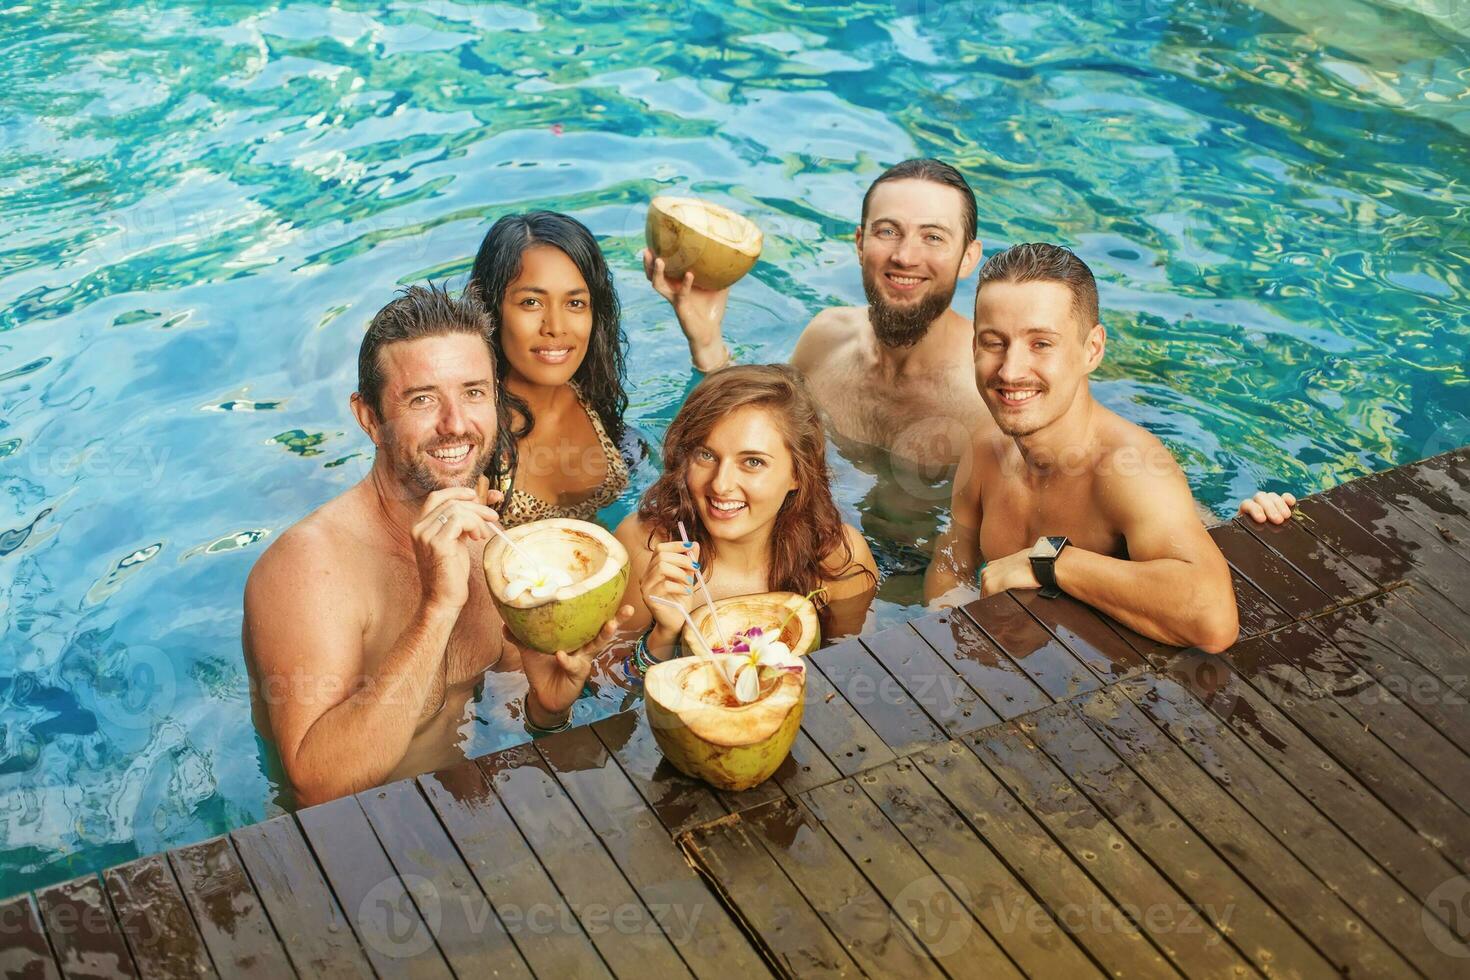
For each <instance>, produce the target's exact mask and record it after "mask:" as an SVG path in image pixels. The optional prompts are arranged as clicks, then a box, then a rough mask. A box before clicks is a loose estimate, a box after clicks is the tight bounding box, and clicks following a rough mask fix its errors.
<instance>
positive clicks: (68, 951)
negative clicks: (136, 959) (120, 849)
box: [36, 875, 138, 980]
mask: <svg viewBox="0 0 1470 980" xmlns="http://www.w3.org/2000/svg"><path fill="white" fill-rule="evenodd" d="M36 904H37V906H38V907H39V910H40V913H41V920H42V921H43V922H44V923H45V925H46V935H47V936H48V937H50V939H51V946H52V948H53V949H54V950H55V951H56V962H57V963H58V964H59V965H60V967H61V973H62V975H63V976H65V977H68V978H77V980H81V978H93V977H96V978H114V977H136V976H137V975H138V972H137V969H136V967H135V966H134V964H133V957H132V954H130V953H129V952H128V945H127V941H126V940H125V939H124V938H123V934H122V929H121V928H119V927H118V924H117V920H116V919H115V918H113V915H112V909H111V908H110V907H109V906H108V904H107V896H105V895H104V894H103V893H102V883H101V882H100V881H99V880H98V879H97V876H96V875H86V876H85V877H82V878H73V879H72V880H71V881H64V882H62V883H61V884H59V885H52V886H51V887H49V888H43V889H41V890H40V891H38V892H36Z"/></svg>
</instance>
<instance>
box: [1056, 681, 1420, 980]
mask: <svg viewBox="0 0 1470 980" xmlns="http://www.w3.org/2000/svg"><path fill="white" fill-rule="evenodd" d="M1152 684H1153V680H1152V678H1140V679H1130V680H1126V681H1122V682H1120V683H1118V684H1116V685H1114V686H1112V687H1110V688H1105V689H1104V690H1102V691H1098V692H1096V693H1094V694H1090V695H1087V696H1085V697H1083V698H1080V699H1078V700H1077V701H1075V702H1073V704H1075V705H1076V706H1077V708H1078V711H1079V713H1080V714H1081V716H1082V718H1083V720H1084V721H1086V722H1087V724H1088V725H1089V727H1091V728H1092V729H1093V731H1094V732H1096V733H1097V734H1098V735H1099V736H1100V737H1101V738H1102V740H1103V741H1104V742H1105V743H1107V745H1108V746H1109V747H1110V748H1111V749H1113V751H1114V752H1115V753H1117V754H1118V755H1119V757H1121V758H1123V759H1124V760H1125V761H1126V762H1127V763H1128V764H1129V766H1130V767H1131V768H1132V769H1133V771H1134V772H1135V773H1137V774H1138V776H1139V777H1140V778H1141V779H1143V780H1144V781H1145V782H1147V783H1148V784H1149V786H1150V787H1151V788H1152V789H1153V790H1154V791H1155V792H1156V793H1158V794H1159V795H1160V796H1161V797H1163V799H1164V800H1165V801H1166V802H1167V803H1168V804H1169V805H1170V806H1171V807H1172V808H1173V809H1174V810H1175V811H1176V812H1178V813H1179V815H1180V816H1182V817H1183V818H1184V819H1185V820H1187V821H1189V823H1190V824H1191V825H1192V826H1193V827H1194V830H1195V832H1196V833H1198V834H1200V835H1202V836H1203V837H1204V838H1205V839H1206V840H1208V841H1210V843H1211V844H1212V846H1213V847H1214V848H1215V850H1216V851H1217V852H1218V853H1219V854H1220V855H1221V856H1222V857H1224V858H1225V859H1226V860H1227V861H1229V862H1230V864H1231V865H1233V866H1234V867H1235V870H1236V871H1237V872H1238V873H1239V874H1240V875H1241V876H1242V877H1243V878H1245V879H1246V880H1247V881H1249V882H1250V883H1251V884H1252V885H1254V886H1255V888H1256V890H1257V891H1258V892H1259V893H1260V894H1261V895H1262V896H1263V897H1265V898H1266V900H1267V901H1269V902H1270V903H1271V904H1272V905H1273V906H1275V907H1276V909H1277V910H1278V911H1280V912H1282V914H1284V915H1288V916H1290V919H1291V922H1292V924H1293V925H1294V926H1295V927H1296V928H1297V929H1298V930H1300V931H1301V932H1302V933H1303V934H1304V935H1305V936H1307V937H1308V938H1309V939H1310V940H1311V941H1312V943H1313V945H1314V946H1315V947H1316V948H1317V951H1318V952H1320V953H1322V954H1323V955H1324V956H1326V957H1327V959H1328V960H1329V961H1330V962H1331V963H1332V964H1333V966H1334V967H1336V968H1337V969H1339V970H1344V971H1351V972H1352V974H1353V975H1355V976H1356V975H1358V974H1359V973H1363V974H1365V975H1367V976H1385V975H1390V974H1392V975H1395V976H1398V975H1404V974H1405V973H1406V972H1407V971H1409V970H1410V967H1409V965H1408V964H1407V963H1405V962H1404V961H1403V959H1402V958H1401V957H1399V955H1398V954H1397V953H1396V952H1394V951H1393V949H1392V948H1390V947H1389V946H1388V944H1387V943H1385V942H1384V941H1383V939H1382V938H1381V937H1379V936H1378V934H1377V933H1376V932H1374V931H1373V930H1372V928H1371V927H1370V925H1369V924H1368V923H1366V922H1364V921H1363V919H1362V918H1361V917H1359V916H1358V915H1357V914H1355V913H1354V912H1353V910H1352V909H1351V908H1350V907H1349V906H1348V905H1347V904H1346V903H1345V902H1344V901H1343V900H1342V899H1340V898H1339V897H1338V896H1337V895H1336V894H1334V893H1333V892H1332V891H1331V890H1330V889H1329V888H1328V887H1327V886H1326V885H1324V884H1323V883H1322V882H1321V881H1320V880H1319V879H1318V878H1317V877H1316V875H1314V874H1313V873H1312V872H1311V871H1310V870H1309V869H1308V868H1307V867H1306V866H1305V865H1303V864H1302V863H1301V861H1300V860H1299V859H1298V858H1297V857H1296V856H1295V855H1294V854H1292V852H1291V851H1290V850H1288V849H1287V848H1286V847H1285V846H1284V845H1282V844H1281V843H1280V842H1279V841H1278V840H1277V839H1276V838H1275V837H1273V836H1272V835H1271V834H1270V833H1269V832H1268V831H1267V830H1266V828H1265V827H1263V826H1262V825H1261V824H1260V823H1259V822H1258V821H1257V820H1256V819H1255V817H1254V816H1253V815H1252V813H1251V811H1250V810H1247V809H1246V808H1245V807H1243V806H1241V805H1240V804H1239V803H1238V802H1237V801H1236V800H1235V799H1234V798H1232V797H1231V796H1230V795H1229V794H1228V793H1226V792H1225V790H1223V789H1222V788H1221V787H1220V786H1219V785H1217V784H1216V783H1215V781H1214V780H1213V779H1212V778H1211V777H1210V776H1208V775H1207V774H1206V773H1204V772H1203V771H1202V770H1201V769H1200V768H1199V766H1198V765H1196V764H1195V762H1194V760H1193V759H1192V758H1191V757H1190V755H1189V754H1187V753H1186V752H1185V751H1184V750H1183V749H1182V748H1180V747H1179V746H1178V745H1176V744H1175V743H1174V742H1173V741H1172V740H1171V739H1170V738H1169V736H1167V735H1165V734H1164V733H1163V732H1162V731H1160V730H1159V728H1158V727H1156V726H1155V724H1154V722H1153V721H1151V720H1150V719H1149V717H1148V716H1147V715H1145V714H1144V712H1143V711H1142V710H1140V708H1139V704H1142V705H1145V706H1146V707H1153V706H1154V705H1155V703H1156V702H1157V699H1156V698H1153V697H1151V696H1150V688H1151V687H1152ZM1134 688H1137V690H1134ZM1125 692H1128V693H1131V694H1134V695H1136V702H1137V703H1135V701H1131V700H1130V699H1129V697H1128V694H1127V693H1125ZM1196 748H1197V749H1198V751H1199V752H1200V753H1201V756H1202V757H1209V754H1210V753H1211V752H1212V751H1213V748H1212V746H1211V745H1210V744H1208V743H1203V744H1200V745H1198V746H1196ZM1254 802H1255V803H1257V804H1261V803H1265V802H1266V801H1254Z"/></svg>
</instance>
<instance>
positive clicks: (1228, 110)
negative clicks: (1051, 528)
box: [0, 0, 1470, 895]
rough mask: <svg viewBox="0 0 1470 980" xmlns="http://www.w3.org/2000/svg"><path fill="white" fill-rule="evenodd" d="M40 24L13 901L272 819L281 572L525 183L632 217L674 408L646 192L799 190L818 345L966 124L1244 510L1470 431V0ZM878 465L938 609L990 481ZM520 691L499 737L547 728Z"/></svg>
mask: <svg viewBox="0 0 1470 980" xmlns="http://www.w3.org/2000/svg"><path fill="white" fill-rule="evenodd" d="M0 27H3V38H4V40H3V41H0V46H3V49H4V51H3V57H0V93H3V94H0V217H3V227H4V229H5V236H4V239H3V240H0V488H3V491H4V493H3V498H0V590H3V591H0V614H3V626H0V895H6V894H10V893H12V892H15V891H19V890H23V889H26V888H33V887H37V886H39V885H42V884H45V883H48V882H51V881H56V880H60V879H63V878H66V877H69V876H72V875H75V874H80V873H83V872H85V871H88V870H91V869H95V868H98V867H101V866H104V865H108V864H112V863H114V862H118V861H122V860H126V859H128V858H130V857H133V856H135V855H136V854H139V853H146V852H151V851H154V850H158V849H161V848H164V847H168V846H172V845H177V844H182V843H185V842H188V841H192V840H197V839H200V838H203V837H205V836H207V835H210V834H213V833H218V832H220V831H222V830H226V829H229V828H231V827H234V826H239V825H241V824H244V823H248V822H252V821H255V820H259V819H260V818H262V817H263V816H265V815H267V814H269V813H270V812H273V810H272V808H273V806H274V804H273V803H272V802H271V800H272V799H273V798H274V795H275V790H274V787H273V786H272V785H271V783H270V781H269V780H268V778H267V776H266V775H265V772H266V770H265V760H264V757H263V755H262V753H261V751H260V750H259V747H258V744H257V741H256V738H255V735H254V731H253V729H252V727H251V723H250V718H249V708H248V705H249V700H248V690H247V686H246V680H245V674H244V671H243V668H242V665H241V660H240V653H239V627H240V596H241V589H242V587H243V583H244V581H245V576H246V574H247V573H248V571H249V568H250V566H251V563H252V562H253V561H254V560H255V558H256V557H257V556H258V555H259V553H260V551H261V549H262V548H263V547H264V546H265V545H266V544H267V543H268V542H269V540H270V538H271V536H272V535H274V534H276V533H278V532H279V531H280V530H281V529H282V528H284V527H285V526H287V525H289V524H290V523H291V522H293V521H295V520H296V519H297V518H299V517H300V516H302V515H303V514H304V513H306V512H307V511H309V510H310V509H311V508H313V507H315V506H316V505H318V504H319V503H321V502H322V501H324V500H325V499H327V498H328V497H330V496H332V495H334V494H336V493H338V492H340V491H341V490H343V489H344V488H346V487H347V486H349V485H350V484H351V483H353V482H354V481H356V480H358V479H360V478H361V477H362V475H363V473H364V472H365V469H366V466H367V464H368V458H367V456H366V455H365V450H366V449H367V448H368V443H367V440H366V439H365V437H363V436H362V435H361V434H360V433H359V431H358V430H357V428H356V426H355V425H354V424H353V422H352V420H351V417H350V415H349V414H348V412H347V396H348V393H349V392H350V391H351V390H352V388H353V386H354V382H355V356H356V350H357V344H358V340H359V337H360V332H361V328H362V325H363V323H364V322H365V320H366V318H367V317H368V316H369V315H371V313H372V312H373V311H375V310H376V309H377V308H378V307H379V306H380V305H382V303H384V302H385V301H386V300H387V299H388V298H389V296H390V295H391V294H392V291H393V290H394V288H395V287H396V286H397V285H398V284H402V283H409V282H416V281H422V280H423V279H425V278H427V277H431V276H432V277H435V278H449V279H451V280H454V281H456V282H459V281H462V279H463V276H464V274H465V273H466V272H467V271H468V268H469V265H470V260H471V258H472V256H473V254H474V251H475V248H476V246H477V245H478V243H479V240H480V238H481V236H482V235H483V233H484V231H485V230H486V228H488V226H489V224H490V222H491V221H492V220H493V219H494V218H495V217H496V216H498V215H500V214H502V213H504V212H506V211H509V210H521V209H526V208H532V207H548V208H555V209H559V210H564V211H568V212H571V213H574V214H576V215H577V216H579V217H580V218H581V219H582V220H583V221H585V222H587V223H588V224H589V225H590V226H591V227H592V228H593V230H594V231H595V232H596V233H597V234H598V235H599V236H600V237H601V239H602V242H603V245H604V248H605V249H606V251H607V253H608V255H609V258H610V260H611V262H612V264H613V267H614V271H615V274H616V276H617V278H618V284H619V288H620V292H621V295H622V298H623V301H624V304H625V305H624V309H625V315H626V320H625V322H626V326H627V329H628V332H629V334H630V336H631V337H632V338H633V356H632V358H631V359H630V364H631V365H632V380H633V384H634V388H633V391H632V398H633V410H632V411H633V416H634V419H635V421H636V423H637V425H638V427H639V428H640V429H641V431H642V432H643V433H644V434H645V435H646V436H647V437H648V438H650V439H656V438H657V437H658V435H659V434H660V433H661V432H662V428H663V426H664V425H665V424H666V422H667V420H668V418H669V417H671V415H672V413H673V411H674V410H675V408H676V407H677V404H678V401H679V399H680V398H681V397H682V394H683V392H684V391H685V389H686V387H687V385H688V383H689V380H690V376H689V371H688V364H687V354H686V353H685V349H684V345H683V341H682V337H681V336H680V334H679V333H678V330H677V327H676V326H675V325H674V323H673V320H672V317H671V316H670V315H669V313H668V310H667V307H666V306H665V304H664V303H663V301H662V300H660V299H659V298H658V297H657V296H655V295H654V294H653V293H652V291H651V290H649V289H648V287H647V286H646V284H645V283H644V282H643V281H642V278H641V273H640V272H639V271H638V266H637V263H636V258H635V253H636V250H637V248H638V247H640V245H641V242H640V238H641V233H642V223H643V208H644V206H645V204H646V202H647V200H648V199H649V198H650V197H651V196H652V195H654V194H656V193H660V192H668V191H671V190H677V191H686V192H694V193H698V194H701V195H705V196H709V197H712V198H715V199H718V200H722V201H725V202H727V203H730V204H732V205H733V206H734V207H736V208H738V209H739V210H741V211H743V212H745V213H747V214H750V215H751V216H753V217H755V218H756V219H757V220H758V221H759V222H760V224H761V225H762V226H763V227H764V229H765V231H766V242H767V245H766V252H765V255H764V260H763V262H762V263H761V264H760V265H759V266H758V267H757V268H756V270H755V272H754V273H753V275H752V276H751V277H749V278H747V279H746V280H744V281H743V282H741V284H740V285H739V286H738V287H737V289H736V294H735V297H734V298H733V299H732V302H731V312H730V316H729V319H728V321H727V324H728V330H729V335H730V337H731V339H732V340H733V341H734V342H735V344H736V346H737V348H738V351H739V354H740V356H741V357H742V358H743V359H746V360H777V359H783V358H784V357H785V356H786V355H787V354H788V353H789V352H790V350H791V348H792V346H793V344H794V342H795V337H796V334H797V332H798V330H799V328H800V326H801V325H802V324H803V323H804V322H805V321H806V320H807V319H808V318H809V317H810V315H811V314H812V313H814V312H815V311H816V310H818V309H820V308H822V307H823V306H826V305H829V304H832V303H853V302H861V296H862V291H861V286H860V282H859V278H858V272H857V268H856V264H855V262H854V260H853V257H852V241H851V229H852V225H853V224H854V222H855V220H856V214H857V209H858V202H859V198H860V196H861V192H862V190H863V188H864V187H865V185H866V184H867V182H868V181H869V180H871V179H872V177H874V176H875V175H876V174H877V173H878V172H879V171H880V170H881V168H882V167H883V166H885V165H887V164H890V163H893V162H896V161H897V160H899V159H902V158H904V157H908V156H914V155H921V154H922V155H929V154H932V155H937V156H940V157H943V158H945V159H947V160H950V161H952V162H955V163H956V164H957V165H959V166H960V167H961V168H962V169H963V170H964V171H965V173H966V175H967V176H968V177H969V178H970V180H971V181H972V183H973V184H974V186H975V188H976V191H977V193H978V195H979V200H980V227H981V237H982V239H983V240H984V242H985V245H986V248H987V249H988V250H989V249H994V248H995V247H997V246H1002V245H1004V244H1006V243H1010V242H1014V241H1021V240H1035V239H1050V240H1056V241H1061V242H1065V243H1068V244H1071V245H1074V246H1075V247H1076V248H1078V250H1079V251H1080V252H1081V254H1082V255H1083V256H1084V257H1085V258H1086V259H1087V260H1088V261H1089V262H1090V263H1091V264H1092V265H1093V268H1094V269H1095V270H1096V271H1097V273H1098V275H1099V278H1100V280H1101V284H1102V299H1103V304H1104V307H1105V310H1106V312H1105V316H1104V319H1105V321H1106V323H1107V325H1108V327H1109V329H1110V332H1111V335H1112V339H1111V343H1110V347H1109V350H1108V357H1107V361H1106V362H1105V364H1104V366H1103V368H1102V370H1101V371H1100V373H1099V379H1098V382H1097V384H1096V390H1097V391H1098V393H1099V395H1100V397H1101V398H1102V399H1103V400H1104V401H1105V402H1106V403H1107V404H1108V405H1110V406H1112V407H1113V408H1115V409H1117V410H1118V411H1120V412H1122V413H1123V414H1125V415H1127V416H1128V417H1130V418H1133V419H1135V420H1138V421H1141V422H1144V423H1145V424H1147V425H1149V426H1151V427H1152V428H1153V429H1154V430H1155V431H1157V432H1158V433H1160V435H1162V436H1163V437H1164V438H1165V440H1166V441H1167V442H1168V443H1169V445H1170V446H1171V447H1172V448H1173V449H1174V450H1175V451H1176V452H1177V453H1178V454H1179V456H1180V458H1181V459H1182V461H1183V462H1184V464H1185V467H1186V469H1187V471H1188V473H1189V476H1190V479H1191V482H1192V484H1193V486H1194V488H1195V492H1196V494H1197V495H1198V496H1199V497H1200V498H1201V499H1202V500H1203V501H1205V502H1206V503H1208V504H1209V505H1211V506H1212V507H1214V508H1216V509H1218V510H1220V511H1221V512H1222V513H1223V512H1226V511H1228V510H1229V508H1230V501H1232V500H1234V499H1236V498H1238V497H1240V496H1242V495H1244V494H1246V493H1248V492H1250V491H1253V490H1254V489H1256V488H1258V487H1261V486H1268V487H1272V488H1278V489H1286V488H1291V489H1295V490H1297V491H1304V490H1305V491H1310V490H1315V489H1320V488H1322V487H1326V486H1329V485H1332V484H1334V483H1337V482H1340V481H1341V480H1344V479H1347V478H1349V477H1352V476H1355V475H1359V474H1362V473H1364V472H1367V471H1370V470H1374V469H1379V468H1383V467H1385V466H1388V465H1391V464H1394V463H1399V462H1404V461H1408V460H1411V459H1415V458H1418V457H1421V456H1424V455H1427V454H1429V453H1432V452H1436V451H1439V450H1442V449H1445V448H1448V447H1450V446H1452V445H1459V444H1463V443H1467V442H1470V386H1467V374H1466V355H1465V349H1466V344H1467V342H1470V300H1467V295H1466V291H1467V282H1470V231H1467V228H1470V220H1467V217H1470V188H1467V186H1466V178H1467V175H1470V143H1467V134H1470V100H1467V99H1466V92H1467V85H1470V6H1467V5H1466V4H1464V3H1462V2H1459V0H1417V2H1414V0H1378V2H1376V3H1375V2H1369V0H1254V2H1252V3H1241V2H1228V0H1205V2H1177V3H1171V2H1165V0H1117V2H1107V0H1097V2H1082V3H1073V2H1067V3H1044V2H1026V3H1021V2H1019V0H1016V2H1000V3H958V2H950V3H945V2H941V0H900V2H898V3H897V4H874V3H861V2H858V3H853V2H848V0H843V2H840V3H838V2H812V3H802V4H794V3H793V4H789V5H788V4H783V3H777V2H762V0H739V2H733V3H732V2H728V0H726V2H718V3H717V2H701V0H687V2H682V0H681V2H677V3H675V2H661V0H652V2H648V3H633V2H631V0H624V2H615V3H592V2H574V0H568V2H563V3H557V4H532V5H523V6H520V7H512V6H508V5H470V4H459V3H451V2H441V0H430V2H425V3H410V2H397V3H391V4H380V3H349V2H344V3H337V4H333V5H330V6H329V5H327V4H324V3H321V2H305V3H289V4H279V5H271V6H268V7H262V6H261V5H258V4H229V3H219V2H208V3H206V2H199V3H173V2H164V0H158V2H147V3H142V4H133V5H130V6H128V7H127V8H126V9H115V5H114V4H111V3H101V2H81V0H68V2H65V3H62V2H54V3H32V4H25V3H21V4H19V5H16V4H11V5H9V6H8V7H7V8H5V9H4V10H3V11H0ZM972 291H973V283H967V284H962V285H961V288H960V291H959V293H958V294H957V300H956V303H957V305H958V306H960V307H965V306H967V305H968V301H969V298H970V296H972V295H973V292H972ZM834 463H835V464H836V469H837V472H838V474H839V488H838V495H839V498H840V501H841V503H842V506H843V509H844V511H845V513H846V514H847V516H848V519H849V520H852V521H855V522H860V523H861V524H862V525H863V527H864V529H865V530H866V531H867V532H868V533H869V535H870V537H874V538H882V539H884V540H883V542H881V543H880V546H879V547H877V548H876V549H875V550H877V551H878V553H879V557H880V561H881V563H882V565H883V568H884V571H885V573H886V575H887V578H886V581H885V582H884V586H883V591H882V593H881V596H880V601H879V603H878V614H879V615H878V618H879V620H880V621H881V622H891V621H893V620H895V619H898V618H902V616H903V615H904V614H905V611H906V609H907V608H908V605H909V604H910V603H911V602H913V601H914V599H915V598H916V595H917V577H916V574H915V573H916V572H918V571H921V569H922V564H923V553H924V548H925V544H926V543H927V541H928V540H929V539H930V537H932V534H933V530H934V528H935V527H936V526H937V522H938V521H939V520H940V518H941V516H942V512H943V510H944V506H945V504H946V502H947V500H946V497H945V495H944V493H943V490H942V488H940V489H935V488H930V487H927V486H925V485H923V484H919V483H916V482H915V481H913V480H905V479H900V480H897V481H896V482H895V481H894V480H893V479H890V478H886V477H883V474H881V473H879V472H876V471H875V468H874V467H873V466H872V465H870V464H869V463H868V462H865V461H863V460H860V459H855V460H848V459H845V458H841V457H837V458H834ZM650 475H651V469H650V468H649V466H648V465H644V466H643V467H642V468H641V469H640V470H639V471H638V477H637V479H636V480H635V487H634V490H635V491H636V490H637V489H640V488H641V487H642V486H646V484H647V482H648V479H649V477H650ZM880 477H882V478H880ZM895 491H896V492H895ZM630 500H631V497H630V498H629V499H627V500H624V501H623V502H622V503H621V504H620V505H619V506H618V507H616V508H613V509H611V510H610V512H609V513H608V514H607V515H606V516H607V517H608V518H609V519H615V518H616V517H617V516H619V515H620V514H621V513H623V512H625V511H626V509H627V507H628V505H629V502H630ZM505 696H506V691H502V690H489V691H487V692H486V694H485V696H484V698H483V699H482V700H481V702H480V703H479V705H478V706H477V709H476V715H475V717H474V718H473V719H471V720H470V721H469V722H467V723H466V726H465V729H464V734H465V737H466V747H467V749H468V750H469V751H472V752H483V751H489V750H491V749H494V748H497V747H500V746H503V745H505V744H509V743H510V742H514V741H518V740H520V739H522V738H523V737H524V734H523V732H521V731H520V730H519V729H518V728H516V727H515V726H514V724H513V723H512V722H511V721H510V720H509V718H508V716H507V715H506V713H505V711H504V710H503V708H502V700H503V698H504V697H505ZM621 703H622V692H621V691H620V690H619V689H617V688H615V687H611V686H610V685H607V684H603V685H601V693H600V694H599V696H598V697H597V698H596V699H593V700H591V701H588V702H586V703H584V704H582V705H581V706H580V707H579V718H582V719H586V718H590V717H594V716H595V715H597V714H599V713H605V712H607V711H610V710H612V709H613V708H615V707H617V706H618V705H619V704H621Z"/></svg>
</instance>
